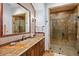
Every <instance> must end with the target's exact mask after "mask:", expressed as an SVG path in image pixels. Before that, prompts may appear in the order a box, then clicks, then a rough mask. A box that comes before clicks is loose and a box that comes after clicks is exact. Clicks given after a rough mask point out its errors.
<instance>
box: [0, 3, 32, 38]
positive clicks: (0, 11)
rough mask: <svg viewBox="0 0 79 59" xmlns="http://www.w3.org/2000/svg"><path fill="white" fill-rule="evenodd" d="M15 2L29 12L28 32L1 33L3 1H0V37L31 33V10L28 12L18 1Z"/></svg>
mask: <svg viewBox="0 0 79 59" xmlns="http://www.w3.org/2000/svg"><path fill="white" fill-rule="evenodd" d="M17 4H18V5H19V6H21V7H23V8H24V9H25V10H27V11H28V12H29V32H25V33H17V34H7V35H3V3H0V37H6V36H14V35H21V34H27V33H31V12H30V10H29V9H27V8H26V7H24V6H23V5H21V4H20V3H17Z"/></svg>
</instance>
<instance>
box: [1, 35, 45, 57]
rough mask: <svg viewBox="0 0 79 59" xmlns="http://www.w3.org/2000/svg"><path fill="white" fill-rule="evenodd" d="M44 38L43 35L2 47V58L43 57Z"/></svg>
mask: <svg viewBox="0 0 79 59" xmlns="http://www.w3.org/2000/svg"><path fill="white" fill-rule="evenodd" d="M44 39H45V38H44V36H43V35H41V34H38V35H36V36H35V37H33V38H27V39H25V40H23V41H19V42H16V44H15V45H13V46H11V45H10V44H8V45H5V46H1V47H0V56H42V55H43V53H44V51H45V50H44V49H45V41H44Z"/></svg>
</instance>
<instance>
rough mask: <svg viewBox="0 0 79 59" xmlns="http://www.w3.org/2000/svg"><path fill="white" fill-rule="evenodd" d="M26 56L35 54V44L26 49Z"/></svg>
mask: <svg viewBox="0 0 79 59" xmlns="http://www.w3.org/2000/svg"><path fill="white" fill-rule="evenodd" d="M26 56H34V46H33V47H31V48H30V49H29V50H27V51H26Z"/></svg>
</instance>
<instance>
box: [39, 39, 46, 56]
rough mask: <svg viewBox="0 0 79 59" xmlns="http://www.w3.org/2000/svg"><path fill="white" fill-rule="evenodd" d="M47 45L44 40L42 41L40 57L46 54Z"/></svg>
mask: <svg viewBox="0 0 79 59" xmlns="http://www.w3.org/2000/svg"><path fill="white" fill-rule="evenodd" d="M44 49H45V43H44V39H43V40H41V41H40V56H42V55H43V54H44V52H45V50H44Z"/></svg>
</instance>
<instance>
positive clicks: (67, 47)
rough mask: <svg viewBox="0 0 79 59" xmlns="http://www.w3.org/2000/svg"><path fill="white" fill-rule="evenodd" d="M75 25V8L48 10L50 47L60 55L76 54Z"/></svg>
mask: <svg viewBox="0 0 79 59" xmlns="http://www.w3.org/2000/svg"><path fill="white" fill-rule="evenodd" d="M52 10H53V9H51V11H52ZM77 27H78V26H77V8H74V9H72V10H63V11H59V12H50V49H51V50H52V51H53V52H54V53H58V54H62V55H78V54H77V50H76V42H77Z"/></svg>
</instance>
